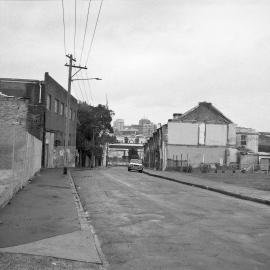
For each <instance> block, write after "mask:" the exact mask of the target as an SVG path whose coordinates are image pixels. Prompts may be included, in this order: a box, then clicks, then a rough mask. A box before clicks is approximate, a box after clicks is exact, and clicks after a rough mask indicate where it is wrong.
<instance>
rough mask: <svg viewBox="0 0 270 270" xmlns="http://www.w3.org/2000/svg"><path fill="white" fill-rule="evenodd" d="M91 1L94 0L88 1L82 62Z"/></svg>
mask: <svg viewBox="0 0 270 270" xmlns="http://www.w3.org/2000/svg"><path fill="white" fill-rule="evenodd" d="M91 1H92V0H89V3H88V9H87V15H86V22H85V27H84V35H83V43H82V50H81V55H80V61H79V63H80V64H81V60H82V54H83V50H84V44H85V37H86V31H87V26H88V18H89V11H90V6H91Z"/></svg>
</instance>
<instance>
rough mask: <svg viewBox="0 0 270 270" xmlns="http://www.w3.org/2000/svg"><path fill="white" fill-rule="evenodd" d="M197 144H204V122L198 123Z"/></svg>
mask: <svg viewBox="0 0 270 270" xmlns="http://www.w3.org/2000/svg"><path fill="white" fill-rule="evenodd" d="M199 144H201V145H205V123H202V124H199Z"/></svg>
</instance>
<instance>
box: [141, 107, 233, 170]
mask: <svg viewBox="0 0 270 270" xmlns="http://www.w3.org/2000/svg"><path fill="white" fill-rule="evenodd" d="M147 157H148V159H149V160H147ZM145 162H146V164H148V166H150V167H154V168H158V169H162V170H165V169H170V168H173V167H177V166H183V165H185V166H186V165H190V166H192V167H193V168H196V167H200V165H201V164H204V163H207V164H211V165H213V166H214V165H215V164H220V165H229V164H230V163H236V162H237V149H236V125H235V124H234V123H233V122H232V121H231V120H229V119H228V118H227V117H225V116H224V115H223V114H222V113H221V112H220V111H219V110H218V109H216V108H215V107H214V106H213V105H212V104H211V103H208V102H200V103H199V104H198V106H196V107H194V108H192V109H191V110H189V111H187V112H186V113H184V114H179V113H177V114H174V118H173V119H170V120H169V121H168V123H167V125H165V126H162V127H161V128H159V129H158V130H157V131H156V132H155V133H154V134H153V136H152V137H151V138H150V139H149V140H148V142H147V144H146V145H145Z"/></svg>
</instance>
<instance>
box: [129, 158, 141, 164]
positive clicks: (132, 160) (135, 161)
mask: <svg viewBox="0 0 270 270" xmlns="http://www.w3.org/2000/svg"><path fill="white" fill-rule="evenodd" d="M130 163H140V164H141V163H142V161H141V160H140V159H131V160H130Z"/></svg>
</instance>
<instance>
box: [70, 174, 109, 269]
mask: <svg viewBox="0 0 270 270" xmlns="http://www.w3.org/2000/svg"><path fill="white" fill-rule="evenodd" d="M67 175H68V179H69V183H70V187H71V191H72V194H73V197H74V202H75V206H76V210H77V213H78V218H79V222H80V226H81V230H82V231H84V230H89V231H90V232H91V234H92V235H93V238H94V241H95V247H96V249H97V252H98V255H99V257H100V259H101V262H102V265H100V264H99V268H100V270H108V269H109V263H108V261H107V260H106V258H105V255H104V253H103V251H102V249H101V244H100V241H99V239H98V236H97V234H96V232H95V229H94V227H93V226H92V225H91V224H90V223H89V221H88V220H90V216H89V213H88V212H87V211H86V210H85V209H84V208H83V206H82V203H81V199H80V195H79V193H78V190H77V188H76V185H75V183H74V179H73V176H72V175H71V173H70V171H69V170H68V173H67Z"/></svg>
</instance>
